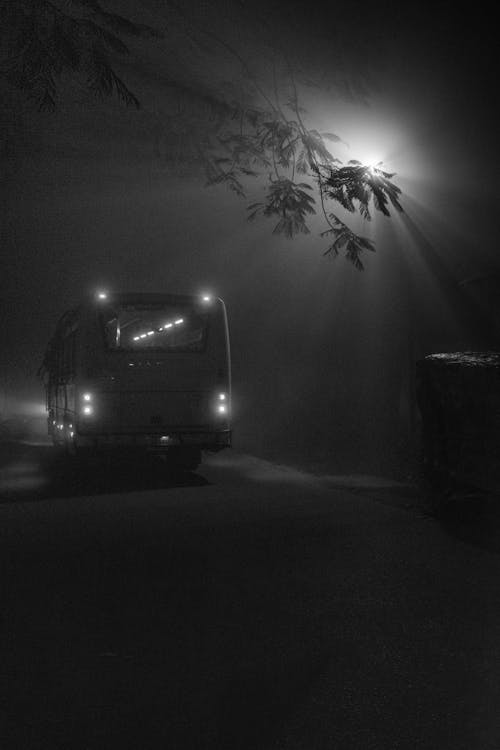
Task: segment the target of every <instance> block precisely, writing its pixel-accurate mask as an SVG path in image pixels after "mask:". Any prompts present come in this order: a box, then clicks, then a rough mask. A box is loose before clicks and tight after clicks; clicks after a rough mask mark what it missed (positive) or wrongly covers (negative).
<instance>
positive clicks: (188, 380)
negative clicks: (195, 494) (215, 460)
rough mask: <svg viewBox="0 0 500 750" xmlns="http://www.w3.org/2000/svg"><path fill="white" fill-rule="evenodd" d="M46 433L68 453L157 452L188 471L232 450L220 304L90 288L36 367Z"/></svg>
mask: <svg viewBox="0 0 500 750" xmlns="http://www.w3.org/2000/svg"><path fill="white" fill-rule="evenodd" d="M40 375H41V376H42V378H43V380H44V384H45V389H46V409H47V412H48V432H49V435H50V436H51V438H52V441H53V443H54V445H56V446H60V447H64V448H65V450H66V452H67V453H68V454H69V455H72V456H75V455H88V453H89V452H101V451H105V450H109V449H118V450H120V451H129V452H130V451H131V452H134V453H138V454H139V453H144V452H157V453H160V454H162V455H163V456H164V457H165V458H167V459H168V460H169V463H173V464H175V465H177V466H181V467H182V468H185V469H189V470H193V469H195V468H196V467H197V466H198V465H199V463H200V461H201V455H202V454H201V451H202V450H208V451H220V450H222V449H223V448H227V447H230V445H231V360H230V350H229V331H228V323H227V314H226V308H225V305H224V302H223V301H222V300H221V299H220V298H218V297H213V296H210V295H200V296H192V295H178V294H151V293H135V294H125V293H116V294H114V293H108V292H99V293H97V294H96V295H94V296H93V297H92V298H91V299H87V300H86V301H84V302H83V303H82V304H80V305H79V306H78V307H75V308H74V309H71V310H68V311H67V312H65V313H64V315H63V316H62V317H61V319H60V320H59V322H58V324H57V327H56V330H55V333H54V335H53V337H52V339H51V340H50V342H49V345H48V347H47V350H46V352H45V356H44V360H43V363H42V366H41V368H40Z"/></svg>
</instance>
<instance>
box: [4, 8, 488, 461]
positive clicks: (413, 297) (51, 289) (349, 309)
mask: <svg viewBox="0 0 500 750" xmlns="http://www.w3.org/2000/svg"><path fill="white" fill-rule="evenodd" d="M104 5H105V7H106V8H109V9H110V10H115V11H117V12H121V13H123V14H124V15H126V16H127V15H128V16H129V17H130V18H132V19H133V20H136V21H141V22H147V23H149V24H151V25H155V24H159V25H161V26H162V28H164V29H165V28H169V29H170V30H171V33H170V35H169V36H168V38H167V41H166V42H165V41H162V42H157V41H155V42H151V44H148V43H144V42H142V43H141V44H139V43H137V44H135V43H134V44H135V46H134V44H132V45H131V46H132V49H133V54H132V55H131V56H130V58H129V59H127V60H122V61H120V63H119V65H120V66H121V67H120V70H121V72H122V74H123V76H124V78H125V79H126V80H127V82H128V83H129V84H130V86H131V88H132V89H133V90H134V92H135V93H136V94H137V95H138V96H139V98H140V99H141V103H142V108H141V109H140V110H139V111H136V110H133V109H127V108H125V107H124V106H123V105H122V104H120V103H119V102H117V101H115V100H106V101H102V102H101V101H97V100H95V99H92V98H91V97H89V96H88V94H87V93H86V92H85V91H80V90H79V89H78V87H77V86H75V85H73V84H72V83H71V82H70V81H65V82H63V84H62V90H61V102H60V104H59V106H58V108H57V109H56V111H55V112H54V113H50V112H39V111H38V110H37V108H36V106H35V105H34V104H33V103H32V102H30V101H29V100H28V99H27V98H26V97H25V96H23V95H22V94H21V93H20V92H16V91H12V90H11V89H9V87H5V86H3V88H2V90H3V93H4V103H5V106H4V108H3V115H2V118H3V123H2V124H3V134H4V137H3V148H2V165H3V170H2V171H3V176H4V179H3V228H2V269H1V276H0V305H1V315H2V325H1V328H0V351H1V355H2V356H1V370H0V378H1V381H0V411H1V412H2V413H3V415H7V414H8V413H9V412H12V411H20V410H24V411H26V412H30V411H31V412H35V411H36V410H38V413H40V411H41V408H42V407H41V404H42V402H43V392H42V388H41V386H40V384H38V383H37V380H36V377H35V374H36V370H37V368H38V366H39V363H40V360H41V357H42V355H43V351H44V348H45V346H46V343H47V340H48V339H49V337H50V335H51V333H52V330H53V327H54V325H55V323H56V321H57V319H58V317H59V315H60V314H61V313H62V312H63V311H64V310H65V309H66V308H68V307H70V306H72V305H74V304H76V303H77V302H78V300H79V299H80V298H81V297H82V295H83V294H86V293H88V292H90V291H91V290H92V289H93V288H95V286H97V285H104V286H106V287H107V288H109V289H115V290H123V291H127V290H140V291H164V290H165V291H172V292H177V291H179V292H188V293H189V292H196V291H198V290H207V289H210V290H212V291H213V292H215V293H217V294H218V295H220V296H221V297H223V298H224V299H225V301H226V303H227V306H228V311H229V318H230V328H231V335H232V353H233V375H234V412H235V413H234V418H235V445H236V447H238V448H240V449H242V450H249V451H253V452H255V453H259V454H261V455H264V456H269V457H277V458H280V459H282V460H301V461H303V462H307V463H309V464H310V465H317V464H323V465H328V466H329V467H333V468H335V469H336V470H342V471H365V472H368V473H377V472H379V473H384V472H387V473H393V474H401V473H405V472H409V471H411V460H410V456H411V455H413V450H414V438H415V434H416V433H415V428H416V427H418V415H417V414H416V413H415V411H414V397H413V365H414V361H415V359H416V358H418V357H421V356H423V355H424V354H427V353H430V352H435V351H451V350H456V349H475V348H482V347H491V348H497V345H496V341H497V333H496V329H495V326H494V321H495V305H496V297H497V284H496V274H497V273H498V272H499V269H498V261H497V257H496V256H497V254H496V244H497V242H496V231H497V227H496V225H497V218H496V205H495V203H496V183H497V168H498V158H497V134H498V117H497V115H496V114H495V113H496V110H497V109H498V106H497V101H496V100H497V88H496V86H495V85H494V79H495V76H496V59H495V55H494V49H495V45H494V28H493V27H494V24H493V19H492V18H491V17H489V16H488V14H487V13H486V12H485V11H484V10H483V9H479V10H480V12H476V11H475V9H474V8H473V7H472V6H469V9H468V12H467V13H466V12H464V11H460V10H458V9H457V8H458V6H456V5H455V4H452V3H438V4H437V5H436V4H433V5H432V6H431V5H429V6H428V7H427V6H422V5H420V6H419V7H417V6H408V5H404V4H396V3H378V4H376V5H375V4H370V5H369V6H368V5H366V4H364V3H351V4H345V3H343V4H341V5H340V4H337V3H324V2H320V3H314V4H299V3H292V4H290V3H287V4H286V5H285V4H282V3H271V4H269V3H244V2H241V3H219V4H213V3H206V4H205V3H182V4H181V5H182V9H183V11H185V13H186V14H187V17H188V18H189V19H191V23H192V24H193V25H194V26H193V28H195V29H196V30H198V31H197V32H196V33H198V32H199V28H200V26H202V27H205V28H208V29H211V30H214V31H215V32H216V33H217V34H219V35H220V36H222V37H224V38H225V39H229V40H230V41H231V44H232V45H233V46H235V47H236V48H237V49H238V50H241V53H242V55H243V57H244V58H245V60H246V61H247V62H248V64H249V65H250V66H254V67H255V69H256V70H258V72H259V75H262V76H263V78H264V80H265V77H266V75H268V73H266V66H265V59H264V58H263V56H262V55H261V46H260V45H261V41H262V37H261V29H262V28H265V30H266V32H265V33H266V34H267V35H268V37H266V38H271V39H273V38H274V39H275V41H276V43H277V44H278V43H279V45H280V46H281V47H282V48H284V49H286V50H287V54H290V55H294V56H295V57H296V58H297V59H300V61H301V64H302V65H303V67H304V69H305V70H307V69H308V70H310V77H311V78H312V79H313V80H316V81H318V82H319V83H320V84H321V86H320V87H317V88H313V87H304V89H303V91H302V96H303V101H304V104H305V106H306V108H307V110H308V115H307V116H308V122H309V124H310V126H311V127H318V129H319V130H321V129H326V130H330V131H333V132H336V133H338V134H339V135H340V136H341V137H342V138H343V139H344V140H345V141H347V142H348V143H349V145H350V148H349V149H347V148H346V147H344V146H339V149H338V155H339V157H340V158H341V159H344V160H347V159H349V158H358V159H360V160H362V161H364V160H369V159H371V158H372V156H377V158H380V159H382V160H383V161H384V164H385V165H386V166H387V168H389V169H390V170H391V171H393V170H394V171H395V172H397V174H398V176H397V177H396V178H395V180H396V182H397V184H398V185H399V186H400V187H401V188H402V190H403V199H402V202H403V206H404V208H405V215H403V216H395V217H392V218H391V219H387V218H385V217H383V216H380V215H378V216H376V217H375V218H374V220H373V221H372V223H371V224H370V225H369V226H366V225H363V222H362V221H361V220H360V219H359V218H356V217H352V225H353V226H355V227H357V228H358V229H359V230H360V231H362V233H365V234H367V236H370V237H372V238H373V239H374V240H375V242H376V245H377V253H376V254H375V255H374V256H370V257H368V258H366V263H365V271H364V272H362V273H359V272H358V271H356V270H355V269H354V268H353V267H351V266H350V265H349V264H348V263H347V262H346V261H345V260H344V259H343V258H339V259H337V260H336V261H334V262H331V261H330V260H329V259H328V258H325V257H323V255H322V253H323V251H324V249H325V242H324V240H322V239H321V238H320V237H319V236H318V233H319V232H320V231H321V230H322V229H323V226H322V225H321V223H320V220H319V218H318V219H314V220H313V221H312V222H311V229H312V232H311V235H309V236H307V237H302V236H299V237H298V238H296V239H294V240H292V241H290V240H286V239H284V238H282V237H277V236H274V235H272V233H271V229H272V225H270V224H269V223H266V221H265V220H262V221H260V222H257V223H254V224H248V223H247V222H246V211H245V206H246V204H247V202H250V200H251V199H252V198H253V197H254V196H258V195H259V190H260V191H261V192H262V189H263V182H262V181H260V182H259V181H257V182H256V183H255V185H254V186H251V188H250V192H249V200H248V201H244V200H243V201H242V200H239V199H237V198H235V197H234V196H233V195H232V194H231V193H229V192H228V191H227V189H226V188H225V187H224V186H221V187H216V188H206V187H204V179H203V177H202V176H201V175H200V173H199V171H197V169H196V165H192V164H191V165H189V166H188V167H187V168H186V167H184V166H179V165H176V164H175V163H174V162H173V161H172V159H171V158H170V157H171V155H172V152H174V151H175V139H172V138H171V137H170V140H168V139H167V141H166V142H165V139H164V138H163V139H162V135H161V133H162V121H164V118H165V117H168V116H169V115H170V114H171V107H172V98H171V88H170V84H169V81H171V80H172V79H174V80H175V81H179V80H182V81H183V82H184V83H186V84H188V85H189V86H190V87H191V88H192V89H194V90H195V91H196V90H203V91H206V90H218V91H223V92H227V91H228V86H229V85H230V84H231V81H236V80H239V78H238V77H239V76H241V69H240V67H239V66H238V65H237V64H236V63H235V62H234V60H233V59H230V56H229V57H228V56H227V55H226V54H225V53H224V51H223V50H221V49H217V51H216V52H214V51H213V48H212V51H210V49H209V50H208V51H203V52H202V53H200V55H199V56H197V54H196V53H195V52H194V51H193V50H192V49H190V48H188V47H187V46H186V43H185V36H184V35H183V34H184V32H183V28H184V27H183V26H182V24H179V22H178V18H179V16H178V15H177V16H176V14H175V9H173V8H172V6H166V4H165V3H162V2H159V1H156V2H155V1H154V0H148V1H144V2H127V1H126V0H123V1H120V2H118V1H117V2H109V3H107V2H106V3H104ZM175 18H177V21H176V22H175V23H174V20H175ZM141 45H142V46H141ZM339 71H344V73H345V74H346V75H347V76H349V77H350V78H352V79H353V80H355V81H358V83H359V82H362V84H363V86H364V87H366V90H367V91H368V92H369V98H368V101H367V102H365V103H363V102H362V101H360V98H359V96H354V98H353V97H351V98H349V97H348V96H346V91H345V90H342V85H341V80H340V79H341V78H342V75H344V73H342V75H340V73H339ZM339 76H340V77H339ZM329 82H330V83H331V82H333V83H334V85H333V84H332V85H331V86H329ZM319 126H321V127H319ZM478 274H480V275H481V274H482V275H486V277H487V281H485V282H481V283H480V284H479V287H478V285H477V284H476V285H474V284H473V285H472V286H471V285H468V286H467V287H464V286H460V282H462V281H463V280H466V279H470V278H471V277H472V278H473V277H475V276H476V275H478ZM478 289H479V301H480V302H481V304H479V305H478V304H477V299H478V291H477V290H478ZM415 420H416V421H417V424H416V423H415Z"/></svg>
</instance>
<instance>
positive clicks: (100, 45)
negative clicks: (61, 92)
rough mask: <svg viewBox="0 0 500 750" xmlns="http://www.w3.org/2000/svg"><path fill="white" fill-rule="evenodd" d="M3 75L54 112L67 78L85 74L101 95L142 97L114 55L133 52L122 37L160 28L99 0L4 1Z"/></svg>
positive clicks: (130, 102)
mask: <svg viewBox="0 0 500 750" xmlns="http://www.w3.org/2000/svg"><path fill="white" fill-rule="evenodd" d="M2 18H3V24H2V51H3V60H2V75H3V76H4V77H5V78H6V79H7V80H8V81H9V82H10V83H11V84H12V85H13V86H15V87H16V88H19V89H22V90H23V91H25V92H26V93H27V94H28V95H29V96H32V97H34V98H35V99H36V101H37V102H38V105H39V108H40V109H41V110H51V111H53V110H54V109H55V107H56V103H57V91H58V84H59V81H60V79H61V77H62V76H63V75H64V74H66V73H70V74H72V75H78V76H81V77H82V78H83V80H84V81H85V82H86V84H87V86H88V88H89V89H90V90H91V91H92V92H93V93H94V94H96V95H97V96H100V97H104V96H110V95H112V94H116V95H117V96H118V97H119V99H121V100H122V101H123V102H124V103H125V104H126V105H127V106H134V107H137V108H138V107H139V100H138V98H137V97H136V95H135V94H134V93H133V92H132V91H131V90H130V89H129V88H128V86H127V85H126V84H125V83H124V81H123V80H122V79H121V78H120V76H119V75H118V74H117V73H116V71H115V70H114V68H113V66H112V63H111V55H122V56H123V55H127V54H128V53H129V50H128V47H127V45H126V44H125V43H124V42H123V40H122V39H121V36H122V35H132V36H140V37H145V38H150V37H153V36H156V37H157V36H160V35H159V33H158V32H157V31H155V29H152V28H149V27H148V26H145V25H143V24H136V23H132V22H131V21H129V20H128V19H126V18H124V17H122V16H120V15H117V14H115V13H108V12H107V11H105V10H104V9H103V8H102V7H101V5H100V4H99V3H98V2H96V1H95V0H66V2H59V3H58V2H57V0H54V2H50V0H7V2H3V3H2Z"/></svg>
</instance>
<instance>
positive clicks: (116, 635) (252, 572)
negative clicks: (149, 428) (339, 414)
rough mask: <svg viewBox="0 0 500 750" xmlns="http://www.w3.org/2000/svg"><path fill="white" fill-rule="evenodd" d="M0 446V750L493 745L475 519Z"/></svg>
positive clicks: (242, 471)
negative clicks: (77, 462) (70, 462)
mask: <svg viewBox="0 0 500 750" xmlns="http://www.w3.org/2000/svg"><path fill="white" fill-rule="evenodd" d="M48 455H49V452H48V449H47V448H46V447H44V446H35V445H24V446H19V445H17V446H12V445H11V446H4V451H3V454H2V456H3V466H2V471H1V475H0V543H1V548H0V564H1V571H0V575H1V598H2V630H1V641H0V647H1V649H2V658H1V665H2V667H1V680H2V688H1V694H0V697H1V704H0V708H1V712H2V723H1V734H0V736H1V742H0V746H1V747H2V749H3V750H11V748H16V749H17V748H19V750H45V749H47V750H49V749H50V750H59V748H60V749H61V750H62V749H63V748H64V750H73V749H75V750H84V749H87V750H109V749H111V748H123V749H127V748H130V749H132V748H133V749H134V750H143V749H144V750H146V749H149V748H151V749H153V748H154V750H156V749H157V748H158V749H159V748H162V749H163V748H165V749H166V750H167V749H168V750H198V748H199V749H200V750H224V749H225V748H228V749H229V748H231V750H299V749H300V750H368V749H369V750H393V749H394V750H396V749H398V750H407V749H408V750H410V748H411V749H412V750H413V749H415V748H418V749H419V750H438V749H439V750H448V749H449V750H462V749H463V750H498V747H500V586H499V581H500V557H499V552H500V544H499V542H498V539H499V537H500V533H499V532H498V529H499V520H498V513H497V511H496V506H495V504H494V502H493V503H490V504H488V503H486V504H484V507H481V512H479V511H478V507H479V506H477V507H475V508H474V510H473V511H471V510H470V506H469V510H464V509H462V510H461V511H460V513H457V514H455V515H453V516H452V517H451V516H450V517H449V518H448V520H444V521H439V522H438V521H436V520H434V519H432V518H429V517H428V516H426V515H425V514H424V513H422V511H421V510H420V508H419V498H418V493H416V491H415V490H414V489H412V488H410V487H404V486H402V485H401V486H400V485H397V484H395V483H392V482H385V481H384V480H383V479H382V480H381V479H380V478H370V477H368V478H366V477H364V478H363V477H350V478H345V477H328V476H322V477H321V476H313V475H310V474H305V473H301V472H300V471H297V470H294V469H291V468H289V467H288V468H286V467H280V466H277V465H275V464H271V463H269V462H266V461H263V460H259V459H256V458H252V457H250V456H245V455H239V454H237V453H232V452H230V451H227V452H225V453H224V454H220V455H219V456H216V457H214V458H212V459H210V460H209V461H208V462H207V463H206V464H205V465H203V466H202V467H201V468H200V470H199V471H198V472H197V473H195V474H179V475H169V474H168V473H167V472H165V470H164V468H163V466H161V465H159V464H156V463H155V464H153V463H144V464H141V465H140V466H138V467H137V466H134V465H131V464H130V463H121V464H119V463H116V462H111V463H108V464H104V465H99V464H94V465H91V466H90V467H87V468H86V469H85V470H84V471H77V470H74V469H70V468H68V467H66V468H65V467H64V464H60V463H59V462H58V461H53V460H52V459H49V458H48Z"/></svg>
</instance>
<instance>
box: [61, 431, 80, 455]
mask: <svg viewBox="0 0 500 750" xmlns="http://www.w3.org/2000/svg"><path fill="white" fill-rule="evenodd" d="M64 449H65V452H66V455H67V456H70V457H71V458H76V456H77V453H78V451H77V447H76V443H75V438H74V437H72V436H71V435H70V434H69V432H66V435H65V439H64Z"/></svg>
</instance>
